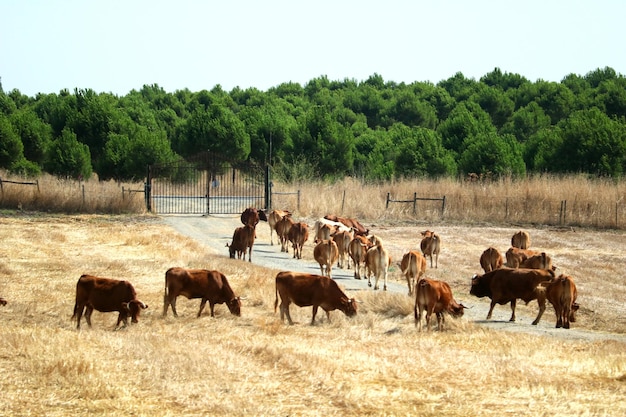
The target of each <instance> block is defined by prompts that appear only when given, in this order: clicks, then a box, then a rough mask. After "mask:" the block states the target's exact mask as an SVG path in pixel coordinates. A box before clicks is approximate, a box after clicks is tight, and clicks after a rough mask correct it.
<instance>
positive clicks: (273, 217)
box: [267, 210, 291, 245]
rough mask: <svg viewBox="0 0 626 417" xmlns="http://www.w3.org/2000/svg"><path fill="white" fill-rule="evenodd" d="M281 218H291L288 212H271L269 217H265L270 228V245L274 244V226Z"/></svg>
mask: <svg viewBox="0 0 626 417" xmlns="http://www.w3.org/2000/svg"><path fill="white" fill-rule="evenodd" d="M283 217H291V212H290V211H288V210H272V211H270V214H269V216H267V223H268V224H269V226H270V244H271V245H273V244H274V231H275V230H276V224H277V223H278V222H279V221H281V220H282V218H283Z"/></svg>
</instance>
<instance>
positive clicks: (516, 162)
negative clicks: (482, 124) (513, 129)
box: [459, 132, 526, 176]
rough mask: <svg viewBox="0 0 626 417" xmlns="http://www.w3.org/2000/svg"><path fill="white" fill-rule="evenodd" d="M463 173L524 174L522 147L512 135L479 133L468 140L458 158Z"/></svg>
mask: <svg viewBox="0 0 626 417" xmlns="http://www.w3.org/2000/svg"><path fill="white" fill-rule="evenodd" d="M459 169H460V171H461V172H463V173H470V172H475V173H480V174H485V173H492V174H494V175H496V176H499V175H525V174H526V166H525V164H524V159H523V157H522V147H521V145H520V144H519V143H518V142H517V140H516V139H515V137H513V136H512V135H503V136H500V135H498V134H497V133H493V132H492V133H479V134H478V135H476V136H473V137H471V138H470V139H469V140H468V143H467V146H466V148H465V150H464V151H463V152H462V153H461V156H460V158H459Z"/></svg>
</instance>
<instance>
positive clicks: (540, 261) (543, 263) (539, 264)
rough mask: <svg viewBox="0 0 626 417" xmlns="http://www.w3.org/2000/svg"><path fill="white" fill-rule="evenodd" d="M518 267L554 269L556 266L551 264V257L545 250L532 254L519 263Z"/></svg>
mask: <svg viewBox="0 0 626 417" xmlns="http://www.w3.org/2000/svg"><path fill="white" fill-rule="evenodd" d="M519 267H520V268H528V269H551V270H553V271H555V270H556V266H554V265H552V258H550V257H549V256H548V255H546V253H545V252H541V253H540V254H538V255H532V256H530V257H528V258H526V259H525V260H523V261H522V262H520V264H519Z"/></svg>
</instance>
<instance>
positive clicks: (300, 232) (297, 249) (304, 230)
mask: <svg viewBox="0 0 626 417" xmlns="http://www.w3.org/2000/svg"><path fill="white" fill-rule="evenodd" d="M288 236H289V241H290V242H291V244H292V246H293V257H294V258H297V259H302V247H303V246H304V243H305V242H306V241H307V240H309V226H308V225H307V224H306V223H304V222H298V223H294V224H293V226H291V228H290V229H289V234H288Z"/></svg>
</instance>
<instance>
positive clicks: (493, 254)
mask: <svg viewBox="0 0 626 417" xmlns="http://www.w3.org/2000/svg"><path fill="white" fill-rule="evenodd" d="M502 263H503V260H502V254H500V251H499V250H498V249H496V248H494V247H489V248H487V249H485V251H484V252H483V253H482V255H480V266H481V267H482V268H483V270H484V271H485V272H491V271H493V270H494V269H499V268H502Z"/></svg>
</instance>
